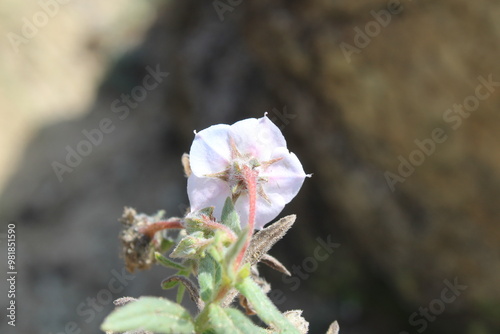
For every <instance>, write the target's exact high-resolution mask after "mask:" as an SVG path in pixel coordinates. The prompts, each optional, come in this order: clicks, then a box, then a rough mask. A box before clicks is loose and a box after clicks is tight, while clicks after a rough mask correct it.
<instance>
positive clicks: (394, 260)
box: [0, 0, 500, 334]
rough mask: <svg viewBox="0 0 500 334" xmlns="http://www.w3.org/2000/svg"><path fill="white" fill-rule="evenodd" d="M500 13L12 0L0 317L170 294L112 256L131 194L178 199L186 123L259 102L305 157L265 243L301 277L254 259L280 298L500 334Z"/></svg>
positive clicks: (327, 313)
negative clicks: (290, 217)
mask: <svg viewBox="0 0 500 334" xmlns="http://www.w3.org/2000/svg"><path fill="white" fill-rule="evenodd" d="M499 17H500V3H499V2H497V1H493V0H478V1H474V2H470V1H466V0H454V1H452V0H441V1H428V0H419V1H410V0H401V1H388V0H384V1H379V0H372V1H367V0H363V1H355V2H354V1H347V0H330V1H325V0H313V1H307V2H306V1H264V0H255V1H229V0H220V1H218V0H215V1H195V0H184V1H159V0H158V1H147V2H146V1H143V2H138V1H130V0H116V1H112V2H102V1H95V0H89V1H79V0H74V1H62V0H60V1H57V0H45V1H40V2H37V1H29V2H19V1H14V0H6V1H3V2H2V4H1V7H0V22H1V23H0V35H1V36H2V41H1V47H0V71H1V76H0V113H1V116H2V117H1V120H2V131H1V132H0V133H1V134H0V138H1V140H0V193H1V195H0V196H1V200H0V224H1V226H2V229H1V231H0V247H2V250H1V252H0V253H1V256H0V259H1V266H2V267H1V268H4V269H3V271H4V272H7V269H6V268H5V264H6V242H5V241H6V240H5V237H6V235H5V233H6V226H7V224H9V223H15V224H16V235H17V261H18V264H17V265H18V268H17V271H18V276H17V294H16V299H17V305H18V309H17V322H16V327H15V328H12V327H10V326H8V325H7V324H6V321H3V320H2V322H1V323H0V332H2V333H43V334H49V333H53V334H56V333H58V334H59V333H99V324H100V323H101V322H102V319H103V318H104V317H105V316H106V315H107V314H108V313H109V312H110V311H111V310H112V308H113V307H112V303H111V300H112V299H116V298H118V297H121V296H124V295H128V296H133V297H137V296H140V295H163V296H170V295H169V293H168V292H165V291H162V290H161V289H160V287H159V282H160V281H161V279H163V278H165V277H166V276H168V274H169V272H168V271H166V270H165V269H162V268H154V269H152V270H150V271H146V272H139V273H137V272H136V273H134V274H133V275H130V274H126V273H124V272H123V261H122V259H120V258H119V250H120V245H119V240H118V239H117V235H118V232H119V230H120V224H119V223H118V222H117V219H118V217H119V216H120V215H121V212H122V210H123V207H124V206H131V207H134V208H136V209H137V210H138V211H140V212H145V213H148V214H154V213H155V212H157V211H158V210H160V209H164V210H166V211H167V215H172V216H178V215H181V214H182V213H183V212H184V211H185V210H186V208H187V206H188V202H187V196H186V191H185V186H186V180H185V178H184V177H183V172H182V167H181V164H180V156H181V155H182V153H183V152H186V151H188V150H189V146H190V143H191V140H192V138H193V132H192V131H193V130H194V129H197V130H201V129H203V128H205V127H207V126H209V125H212V124H217V123H228V124H231V123H233V122H235V121H237V120H240V119H243V118H247V117H261V116H262V115H263V114H264V112H268V115H269V117H270V118H271V119H272V120H273V121H274V122H275V123H276V124H277V125H278V126H279V127H280V128H281V129H282V131H283V133H284V135H285V137H286V138H287V140H288V145H289V148H290V150H291V151H293V152H295V153H296V154H297V155H298V156H299V158H300V159H301V161H302V162H303V164H304V168H305V170H306V172H308V173H314V176H313V178H311V179H308V180H306V182H305V184H304V186H303V188H302V190H301V192H300V193H299V195H298V196H297V197H296V198H295V199H294V200H293V201H292V203H291V204H289V205H288V206H287V208H286V209H285V211H284V212H283V215H285V214H289V213H296V214H297V215H298V220H297V222H296V224H295V226H294V227H293V229H292V230H291V232H289V233H288V235H287V236H286V237H285V238H284V239H283V240H282V241H280V243H278V244H277V245H276V246H275V247H274V248H273V250H272V251H271V254H272V255H274V256H275V257H277V258H278V259H280V260H282V262H283V263H284V264H285V265H287V266H288V267H289V268H294V269H293V270H294V272H295V275H294V277H295V278H294V279H293V280H291V279H284V278H283V277H282V276H281V274H278V273H276V272H272V271H270V270H267V269H265V268H262V272H263V273H264V275H265V276H266V278H267V279H268V280H269V282H270V283H271V284H272V287H273V289H274V291H275V293H274V295H273V296H274V299H275V301H276V303H277V304H278V306H279V307H280V309H282V310H283V311H284V310H288V309H295V308H302V309H304V310H305V311H304V315H305V317H306V319H307V320H309V322H310V323H311V327H310V328H311V330H310V333H324V332H325V331H326V328H327V327H328V324H329V323H330V322H331V321H333V320H335V319H336V320H338V321H339V323H340V327H341V333H343V334H364V333H394V334H404V333H411V334H413V333H428V334H437V333H463V334H493V333H499V332H500V284H499V283H500V226H498V221H499V218H498V217H499V216H500V206H499V205H498V199H499V198H500V154H499V153H498V147H499V144H500V131H499V129H500V127H499V125H500V114H499V109H500V63H499V61H498V59H499V56H500V20H499ZM89 136H90V137H92V138H93V139H92V140H93V141H94V142H93V143H92V142H91V141H90V140H89V139H88V137H89ZM89 143H90V144H89ZM75 152H76V153H75ZM77 155H78V156H79V157H77ZM329 242H330V243H335V244H338V245H336V246H335V247H334V248H331V250H332V252H331V254H330V253H328V257H326V258H325V257H324V256H323V255H324V253H321V256H320V255H318V254H319V253H318V252H317V251H316V249H317V248H318V247H323V246H324V245H325V244H328V243H329ZM322 245H323V246H322ZM326 248H328V247H326ZM326 251H328V249H326ZM6 287H7V286H6V282H5V280H2V282H1V283H0V288H1V291H0V293H1V295H0V296H1V297H0V300H1V306H2V309H3V310H4V311H3V312H6V311H5V307H6V305H7V304H6V302H7V297H6V296H7V290H6ZM186 306H188V307H192V305H190V302H189V301H186ZM2 317H5V315H4V314H3V313H2Z"/></svg>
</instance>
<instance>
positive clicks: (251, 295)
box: [236, 277, 300, 334]
mask: <svg viewBox="0 0 500 334" xmlns="http://www.w3.org/2000/svg"><path fill="white" fill-rule="evenodd" d="M236 289H238V291H239V292H240V293H241V294H242V295H243V296H245V297H246V298H247V300H248V301H249V302H250V304H251V305H252V307H253V309H254V310H255V311H256V312H257V315H258V316H259V318H260V319H262V321H264V322H265V323H266V324H267V325H269V326H271V327H273V328H277V329H278V330H279V331H280V332H283V333H290V334H292V333H293V334H300V332H299V331H298V330H297V329H296V328H295V327H294V326H293V325H292V324H291V323H290V322H289V321H288V319H287V318H286V317H285V316H284V315H283V314H282V313H281V312H280V311H279V310H278V308H277V307H276V306H275V305H274V304H273V302H272V301H271V300H270V299H269V298H268V297H267V296H266V294H265V293H264V292H263V291H262V289H261V288H260V287H259V286H258V285H257V284H256V283H255V282H254V281H253V280H252V279H251V278H250V277H247V278H245V279H244V280H243V281H242V282H240V283H238V284H236Z"/></svg>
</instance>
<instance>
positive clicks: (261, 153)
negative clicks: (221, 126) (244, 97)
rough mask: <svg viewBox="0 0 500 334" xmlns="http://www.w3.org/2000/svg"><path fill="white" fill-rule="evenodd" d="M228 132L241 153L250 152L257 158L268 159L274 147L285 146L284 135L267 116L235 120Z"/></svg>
mask: <svg viewBox="0 0 500 334" xmlns="http://www.w3.org/2000/svg"><path fill="white" fill-rule="evenodd" d="M230 132H231V137H232V138H233V139H234V142H235V144H236V147H237V148H238V150H239V151H240V152H241V153H242V154H251V155H252V156H254V157H255V158H257V159H259V160H268V159H269V157H270V156H271V153H272V151H273V149H274V148H276V147H286V141H285V137H283V134H282V133H281V131H280V129H279V128H278V127H277V126H276V125H275V124H274V123H273V122H271V120H270V119H269V118H268V117H267V116H264V117H261V118H259V119H256V118H249V119H244V120H242V121H239V122H236V123H234V124H233V125H231V129H230Z"/></svg>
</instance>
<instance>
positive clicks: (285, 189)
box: [259, 147, 307, 204]
mask: <svg viewBox="0 0 500 334" xmlns="http://www.w3.org/2000/svg"><path fill="white" fill-rule="evenodd" d="M277 158H281V160H279V161H277V162H275V163H272V164H271V165H269V167H267V168H265V169H264V170H262V171H260V172H259V176H262V177H265V178H267V182H266V183H263V185H262V186H263V189H264V192H265V193H266V195H267V196H268V197H269V199H270V201H271V204H273V200H274V201H278V202H281V201H284V204H287V203H288V202H290V201H291V200H292V198H294V197H295V196H296V195H297V193H298V192H299V190H300V188H301V187H302V184H303V183H304V179H305V177H306V176H307V175H306V173H305V172H304V169H303V168H302V164H301V163H300V161H299V159H298V158H297V156H296V155H295V154H293V153H291V152H289V151H288V149H286V148H285V147H278V148H276V149H275V150H274V151H273V153H272V155H271V159H277ZM276 196H279V198H277V197H276Z"/></svg>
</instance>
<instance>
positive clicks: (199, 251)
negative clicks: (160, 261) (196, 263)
mask: <svg viewBox="0 0 500 334" xmlns="http://www.w3.org/2000/svg"><path fill="white" fill-rule="evenodd" d="M213 241H214V239H213V238H209V239H207V238H205V237H204V234H203V232H201V231H197V232H194V233H192V234H190V235H188V236H186V237H184V238H183V239H182V240H181V241H179V243H178V244H177V246H176V247H175V248H174V250H173V251H172V253H171V254H170V257H173V258H188V259H195V258H198V257H199V256H204V253H205V249H206V248H207V247H208V246H210V245H211V244H212V242H213Z"/></svg>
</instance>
